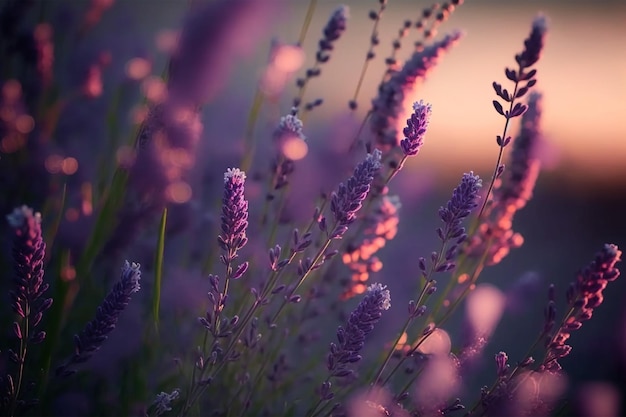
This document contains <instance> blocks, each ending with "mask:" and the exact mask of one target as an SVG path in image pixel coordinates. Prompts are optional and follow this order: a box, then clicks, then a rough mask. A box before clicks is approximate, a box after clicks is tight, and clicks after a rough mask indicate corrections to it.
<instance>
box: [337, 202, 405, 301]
mask: <svg viewBox="0 0 626 417" xmlns="http://www.w3.org/2000/svg"><path fill="white" fill-rule="evenodd" d="M400 207H401V204H400V199H399V197H398V196H383V197H382V198H381V199H379V200H377V202H376V206H375V207H374V209H373V210H372V211H371V212H370V213H368V214H367V215H366V218H365V219H364V220H363V221H364V222H365V224H366V226H365V229H364V230H363V235H362V236H361V237H359V238H358V241H356V242H354V243H350V244H349V246H348V247H347V248H346V251H345V253H344V254H343V256H342V259H343V263H344V264H346V265H347V266H348V268H349V269H350V273H351V277H350V281H349V282H347V284H346V287H347V288H346V289H345V290H344V293H343V294H342V298H344V299H345V298H350V297H352V296H354V295H356V294H361V293H363V292H364V291H365V288H366V283H367V280H368V278H369V274H370V273H373V272H378V271H379V270H380V269H381V268H382V266H383V265H382V262H381V261H380V260H379V259H378V258H377V257H376V256H374V254H375V253H376V252H378V251H379V250H380V249H382V248H383V247H384V246H385V244H386V242H387V241H389V240H391V239H393V238H394V237H395V236H396V233H398V223H399V221H400V219H399V217H398V211H399V209H400Z"/></svg>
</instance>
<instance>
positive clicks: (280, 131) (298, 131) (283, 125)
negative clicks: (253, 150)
mask: <svg viewBox="0 0 626 417" xmlns="http://www.w3.org/2000/svg"><path fill="white" fill-rule="evenodd" d="M302 127H303V125H302V121H301V120H300V119H298V117H297V116H295V115H293V114H288V115H287V116H283V117H281V118H280V122H279V123H278V126H277V127H276V130H275V131H274V140H275V141H276V142H277V143H279V144H282V143H284V142H285V141H287V140H289V139H292V138H297V139H300V140H306V136H304V133H302Z"/></svg>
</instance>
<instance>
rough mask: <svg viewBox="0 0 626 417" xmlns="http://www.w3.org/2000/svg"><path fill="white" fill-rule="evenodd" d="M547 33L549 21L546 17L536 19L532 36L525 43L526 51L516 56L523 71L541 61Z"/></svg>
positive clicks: (539, 16) (541, 16) (540, 16)
mask: <svg viewBox="0 0 626 417" xmlns="http://www.w3.org/2000/svg"><path fill="white" fill-rule="evenodd" d="M547 31H548V19H546V17H545V16H544V15H538V16H537V17H535V20H533V26H532V30H531V32H530V35H529V36H528V38H526V40H525V41H524V50H523V51H522V53H520V54H518V55H516V56H515V60H516V61H517V63H518V64H519V66H520V67H521V68H522V69H524V68H529V67H531V66H533V65H534V64H535V63H536V62H537V61H539V57H540V55H541V50H542V49H543V43H544V39H545V36H546V33H547Z"/></svg>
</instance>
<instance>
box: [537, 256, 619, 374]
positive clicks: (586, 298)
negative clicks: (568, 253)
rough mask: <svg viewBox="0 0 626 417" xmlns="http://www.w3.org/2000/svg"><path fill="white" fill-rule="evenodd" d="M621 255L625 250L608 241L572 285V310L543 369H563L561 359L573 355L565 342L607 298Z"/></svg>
mask: <svg viewBox="0 0 626 417" xmlns="http://www.w3.org/2000/svg"><path fill="white" fill-rule="evenodd" d="M621 256H622V251H621V250H619V249H618V247H617V246H615V245H610V244H605V245H604V246H603V247H602V250H601V251H600V252H598V253H597V254H596V257H595V259H594V260H593V261H592V262H591V263H590V264H589V265H588V266H587V267H585V268H583V269H582V270H581V271H580V272H579V273H578V275H577V277H576V281H575V282H573V283H572V284H570V287H569V289H568V290H567V303H568V305H569V307H570V308H571V312H570V314H569V315H568V316H567V318H566V319H565V320H564V321H563V324H562V326H561V327H560V328H559V329H558V330H557V332H556V334H555V335H554V337H552V339H551V340H550V342H549V343H548V346H547V353H546V357H545V359H544V361H543V364H542V366H541V369H542V370H548V371H558V370H560V369H561V366H560V365H559V363H558V360H559V359H561V358H564V357H565V356H567V355H569V353H570V352H571V350H572V347H571V346H569V345H566V344H565V342H566V341H567V339H569V337H570V334H571V332H572V331H574V330H578V329H579V328H581V327H582V322H583V321H586V320H589V319H590V318H591V317H592V315H593V310H594V309H595V308H596V307H598V306H599V305H600V304H602V301H603V300H604V296H603V294H602V292H603V291H604V289H605V288H606V286H607V284H608V283H609V282H611V281H615V280H616V279H617V278H618V277H619V275H620V271H619V269H617V268H616V267H615V264H616V263H617V262H620V261H621ZM549 301H552V300H549Z"/></svg>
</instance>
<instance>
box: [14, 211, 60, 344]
mask: <svg viewBox="0 0 626 417" xmlns="http://www.w3.org/2000/svg"><path fill="white" fill-rule="evenodd" d="M7 220H8V222H9V224H10V225H11V227H13V229H14V238H13V258H14V260H15V264H14V265H15V273H16V277H15V284H16V287H17V289H16V290H15V291H11V294H10V295H11V307H12V308H13V311H14V312H15V313H17V314H18V315H19V316H20V317H22V318H28V319H29V320H30V326H31V328H30V329H24V328H22V326H19V325H18V324H15V325H14V328H15V329H18V328H19V329H21V330H20V332H16V335H17V336H18V338H19V339H22V337H23V336H25V335H30V336H29V337H30V340H31V341H33V342H34V343H39V342H41V341H43V339H44V338H45V337H46V333H45V332H43V331H41V332H38V333H34V332H33V329H34V328H35V327H36V326H37V325H38V324H39V322H40V321H41V318H42V315H43V313H44V312H45V311H46V310H47V309H49V308H50V306H51V305H52V298H47V299H41V297H42V296H43V294H44V292H45V291H46V290H47V289H48V287H49V285H48V284H44V282H43V274H44V270H43V258H44V255H45V252H46V244H45V243H44V241H43V237H42V235H41V215H40V214H39V213H34V214H33V210H32V209H30V208H28V207H26V206H22V207H19V208H16V209H15V210H13V213H11V214H10V215H8V216H7ZM23 326H26V324H23ZM18 333H19V334H18Z"/></svg>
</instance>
